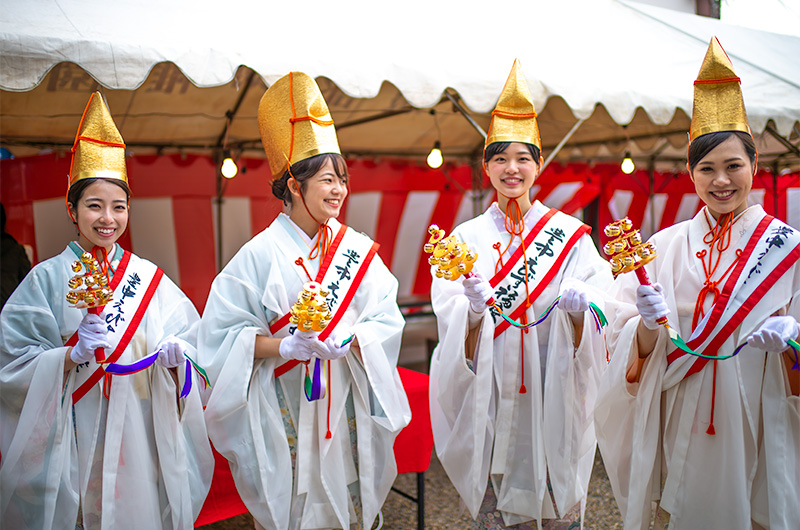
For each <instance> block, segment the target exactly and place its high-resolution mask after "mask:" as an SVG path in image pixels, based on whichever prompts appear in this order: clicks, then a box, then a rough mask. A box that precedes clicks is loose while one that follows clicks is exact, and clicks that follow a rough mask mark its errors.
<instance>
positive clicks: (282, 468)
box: [199, 214, 411, 530]
mask: <svg viewBox="0 0 800 530" xmlns="http://www.w3.org/2000/svg"><path fill="white" fill-rule="evenodd" d="M329 226H330V227H331V228H332V229H333V233H334V234H336V233H337V232H338V230H339V227H340V226H341V225H340V224H339V223H338V222H337V221H336V220H335V219H331V220H330V221H329ZM348 230H351V229H348ZM360 237H365V236H360ZM310 244H311V240H310V239H308V237H307V236H306V235H305V234H303V233H302V231H301V230H300V228H298V227H297V225H295V224H294V223H293V222H292V221H291V220H290V219H289V217H287V216H286V215H284V214H281V215H279V216H278V218H277V219H276V220H275V221H274V222H273V223H272V224H271V225H270V226H269V227H268V228H267V229H266V230H264V231H263V232H261V233H260V234H258V235H256V236H255V237H254V238H253V239H252V240H250V241H249V242H248V243H247V244H245V245H244V246H243V247H242V248H241V250H239V252H238V253H237V254H236V256H234V257H233V259H232V260H231V261H230V263H228V265H227V266H226V267H225V269H224V270H223V271H222V272H221V273H220V274H219V275H218V276H217V278H216V279H215V280H214V283H213V285H212V287H211V293H210V295H209V298H208V303H207V305H206V308H205V312H204V314H203V320H202V324H201V330H200V336H199V349H200V358H201V361H200V363H201V364H202V365H203V366H204V367H206V368H207V370H208V372H209V377H210V378H211V381H212V386H213V390H212V393H211V397H210V398H209V402H208V406H207V409H206V421H207V423H208V431H209V436H210V437H211V441H212V442H213V443H214V447H215V448H216V449H217V450H218V451H219V452H220V453H221V454H223V455H224V456H225V457H226V458H227V459H228V460H229V462H230V465H231V471H232V473H233V476H234V481H235V482H236V488H237V490H238V491H239V495H240V496H241V498H242V500H243V501H244V503H245V505H246V506H247V508H248V510H250V513H252V515H253V517H254V519H255V520H256V522H257V523H258V524H260V525H261V526H263V527H265V528H270V529H280V530H284V529H287V528H291V529H297V528H303V529H305V528H349V525H350V523H351V522H355V521H354V519H353V518H354V512H353V507H352V501H351V499H350V494H349V493H348V485H349V484H352V483H354V482H355V481H356V480H358V484H359V489H360V496H361V504H362V513H363V522H364V527H365V528H369V527H370V526H371V525H372V522H373V521H374V519H375V517H376V516H377V513H378V510H379V509H380V507H381V505H382V504H383V501H384V500H385V498H386V495H387V494H388V492H389V489H390V488H391V486H392V483H393V482H394V478H395V476H396V475H397V467H396V465H395V460H394V453H393V444H394V439H395V437H396V436H397V434H398V433H399V432H400V430H401V429H402V428H403V427H405V426H406V425H407V424H408V422H409V421H410V419H411V412H410V409H409V406H408V400H407V398H406V395H405V391H404V390H403V385H402V383H401V381H400V377H399V375H398V373H397V368H396V365H397V357H398V354H399V350H400V338H401V333H402V330H403V325H404V320H403V317H402V315H401V314H400V310H399V308H398V307H397V301H396V299H397V280H396V279H395V278H394V276H392V274H391V273H390V272H389V271H388V269H387V268H386V267H385V266H384V264H383V263H382V262H381V261H380V258H378V257H377V256H375V258H374V259H373V261H372V263H371V264H370V266H369V269H368V271H367V273H366V275H365V276H364V279H363V281H362V283H361V285H360V287H359V288H358V291H357V294H356V295H355V297H354V298H353V300H352V302H351V304H350V306H349V308H348V309H347V311H346V313H345V314H344V318H343V319H342V321H341V323H340V325H342V324H344V325H347V326H349V327H350V328H351V329H352V331H353V332H354V333H355V336H356V338H357V340H358V345H359V347H360V350H361V358H359V357H358V356H357V354H356V353H355V352H354V351H353V350H352V349H351V351H350V352H348V353H347V355H346V356H345V357H343V358H341V359H338V360H335V361H332V362H331V387H330V389H329V394H330V395H331V399H332V401H331V412H330V429H331V432H332V438H331V439H326V438H325V434H326V423H327V420H326V414H327V406H328V398H324V399H320V400H318V401H313V402H309V401H307V400H306V398H305V395H304V392H303V381H304V374H305V372H304V368H303V365H302V364H300V365H298V366H296V367H294V368H293V369H292V370H290V371H289V372H287V373H285V374H284V375H281V376H280V377H279V378H276V377H275V376H274V372H275V369H276V368H278V367H279V366H281V365H282V364H283V363H285V362H286V361H285V360H284V359H282V358H280V357H277V358H269V359H254V348H255V339H256V335H264V336H271V334H270V331H269V328H270V325H271V324H272V323H274V322H275V321H276V320H277V319H279V318H280V317H282V316H283V315H285V314H286V313H288V312H289V308H290V307H291V305H292V304H294V303H295V302H296V301H297V295H298V294H299V292H300V291H301V290H302V286H303V284H304V283H305V282H307V281H308V278H307V277H306V274H305V272H304V271H303V269H302V268H301V267H299V266H297V265H296V264H295V260H296V259H297V258H298V257H303V259H304V264H305V266H306V268H307V269H308V271H309V273H310V274H311V275H312V277H313V276H315V275H316V273H317V271H318V270H319V265H320V260H319V258H317V259H314V260H308V259H307V257H308V254H309V245H310ZM276 384H280V385H281V390H282V393H283V396H284V397H285V399H286V401H287V405H288V408H289V412H290V414H291V419H292V421H293V423H294V425H295V427H296V431H297V440H296V444H297V462H296V473H295V475H294V476H292V462H291V460H290V448H289V442H288V440H287V432H286V430H285V427H284V418H283V417H282V415H281V408H280V406H279V404H278V398H277V394H276ZM348 394H352V402H353V405H354V409H355V418H354V419H355V425H356V431H357V447H356V448H353V447H352V446H351V441H350V432H349V425H348V420H350V421H352V420H353V418H348V417H347V414H346V413H345V404H346V401H347V398H348ZM356 457H357V460H356V459H355V458H356Z"/></svg>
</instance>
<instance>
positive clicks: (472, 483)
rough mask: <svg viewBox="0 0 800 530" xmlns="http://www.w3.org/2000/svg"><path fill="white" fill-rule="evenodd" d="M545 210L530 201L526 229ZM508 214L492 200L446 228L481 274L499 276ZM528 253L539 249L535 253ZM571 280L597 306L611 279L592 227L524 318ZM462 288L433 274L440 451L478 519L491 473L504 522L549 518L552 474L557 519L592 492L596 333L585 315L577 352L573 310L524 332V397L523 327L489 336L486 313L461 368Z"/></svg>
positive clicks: (600, 366)
mask: <svg viewBox="0 0 800 530" xmlns="http://www.w3.org/2000/svg"><path fill="white" fill-rule="evenodd" d="M547 211H548V208H546V207H544V206H543V205H542V204H541V203H539V202H538V201H536V202H535V203H534V205H533V206H532V208H531V209H530V210H529V211H528V212H527V214H526V215H525V227H526V229H525V235H527V233H528V232H529V231H530V229H531V228H532V227H533V226H534V225H535V224H536V222H537V221H538V220H539V219H540V218H541V217H542V216H543V215H544V214H545V213H546V212H547ZM503 219H504V214H503V213H502V212H501V211H500V209H499V208H498V206H497V204H496V203H494V204H492V205H491V206H490V207H489V209H488V210H487V211H486V212H485V213H483V214H482V215H480V216H478V217H476V218H474V219H472V220H470V221H467V222H466V223H464V224H462V225H460V226H458V227H456V229H455V230H453V234H455V235H456V236H457V237H458V239H459V240H461V241H465V242H466V243H467V244H468V246H469V247H470V248H471V249H473V250H474V251H476V252H477V253H478V260H477V261H476V264H475V269H474V270H475V271H478V272H480V273H481V274H482V275H483V276H484V277H485V278H486V279H487V280H488V279H489V278H491V277H492V276H493V275H494V265H495V261H496V259H497V251H496V250H494V249H493V248H492V245H493V244H494V243H496V242H498V241H499V242H500V243H501V244H502V245H503V248H505V245H506V244H507V243H508V241H509V238H510V235H509V234H508V232H506V231H505V229H504V228H503ZM515 241H516V242H519V238H515ZM516 246H518V245H513V246H512V248H511V249H510V250H509V253H507V254H506V256H505V257H506V258H507V256H508V255H510V252H513V249H514V248H516ZM527 252H528V256H529V257H530V256H532V255H534V254H533V252H534V250H533V249H530V248H529V249H528V251H527ZM567 278H576V279H578V280H581V281H583V282H585V284H586V285H587V286H588V289H589V290H590V293H589V298H590V300H591V301H593V302H595V303H596V304H597V305H598V306H599V307H600V308H601V309H602V308H603V307H604V296H605V295H604V291H605V289H607V288H608V287H609V286H610V284H611V281H612V279H611V272H610V266H609V265H608V263H607V262H606V261H605V260H604V259H603V258H601V257H600V255H599V254H598V252H597V249H596V248H595V245H594V243H593V241H592V239H591V237H590V236H589V235H588V234H584V235H583V236H581V237H580V239H579V240H578V242H577V243H576V244H575V246H574V247H572V249H571V250H570V251H569V254H568V256H567V258H566V259H565V261H564V262H563V263H562V265H561V268H560V270H559V271H558V273H557V274H556V276H555V277H554V278H553V279H552V281H551V282H550V284H549V285H548V286H547V287H546V288H545V289H544V291H543V292H542V293H541V295H540V296H539V297H538V298H537V299H536V300H535V301H534V302H533V305H532V307H531V308H529V309H528V310H527V313H526V314H527V317H528V321H529V322H533V321H534V320H535V319H536V318H537V317H538V316H540V315H541V314H542V313H543V312H544V311H545V309H546V308H547V307H548V305H550V303H551V302H552V301H553V300H554V299H555V298H556V297H557V296H558V294H559V292H560V287H561V282H562V281H563V280H565V279H567ZM463 293H464V290H463V287H462V285H461V282H460V281H455V282H453V281H447V280H444V279H436V278H434V280H433V285H432V287H431V298H432V302H433V308H434V311H435V313H436V316H437V320H438V326H439V345H438V346H437V347H436V350H435V351H434V354H433V360H432V362H431V378H430V385H431V386H430V407H431V422H432V424H433V434H434V440H435V443H436V454H437V455H438V457H439V460H440V461H441V462H442V465H443V466H444V468H445V470H446V471H447V474H448V475H449V477H450V480H451V481H452V482H453V484H454V485H455V487H456V489H457V490H458V492H459V494H460V495H461V498H462V500H463V501H464V503H465V504H466V506H467V508H468V509H469V511H470V513H471V515H472V516H473V517H475V516H476V515H477V513H478V510H479V508H480V505H481V501H482V500H483V496H484V493H485V491H486V487H487V484H488V479H489V477H490V474H491V479H492V481H493V485H494V491H495V493H496V495H497V508H498V510H500V511H501V512H502V514H503V520H504V522H505V524H507V525H510V524H517V523H520V522H523V521H529V520H531V519H540V518H553V517H555V512H554V510H553V506H552V502H551V501H550V496H549V495H548V494H547V471H548V470H549V472H550V479H551V483H552V487H553V493H554V498H555V500H556V504H557V505H558V509H559V511H560V513H561V514H563V513H565V512H567V511H568V510H570V509H571V508H573V507H574V506H575V504H576V503H578V502H580V501H582V500H583V499H584V498H585V496H586V490H587V488H588V483H589V476H590V474H591V469H592V463H593V460H594V454H595V447H596V442H595V435H594V426H593V424H592V411H593V409H594V401H595V395H596V391H597V386H598V384H599V381H600V375H601V374H602V373H603V371H604V369H605V365H606V353H605V347H604V341H603V336H602V335H601V334H600V333H598V332H597V330H596V327H595V323H594V319H593V317H592V316H591V314H590V313H589V312H588V311H587V312H586V314H585V315H584V319H583V336H582V341H581V343H580V345H579V347H578V348H577V349H576V348H575V347H574V344H573V342H574V339H573V335H574V330H573V325H572V322H571V320H570V318H569V316H568V314H567V313H566V312H564V311H560V310H555V311H553V312H552V313H551V315H550V317H549V318H548V319H547V320H545V321H544V322H543V323H542V324H539V325H538V326H536V327H533V328H531V329H530V330H529V332H528V333H527V334H525V335H524V341H525V365H526V366H525V385H526V387H527V393H525V394H520V393H519V389H520V372H521V367H520V331H519V330H518V329H515V328H509V329H507V330H506V331H505V332H503V333H502V334H501V335H500V336H499V337H497V338H496V339H494V330H495V322H494V321H493V319H492V316H491V315H490V314H489V312H488V311H486V312H485V313H484V316H483V319H482V321H481V323H480V324H479V326H480V335H479V337H478V341H477V345H476V347H475V354H474V361H473V365H474V367H475V372H474V373H473V371H471V370H470V368H469V367H468V366H467V364H466V357H465V337H466V336H467V332H468V311H469V301H468V300H467V298H466V296H464V295H463ZM523 293H524V290H523Z"/></svg>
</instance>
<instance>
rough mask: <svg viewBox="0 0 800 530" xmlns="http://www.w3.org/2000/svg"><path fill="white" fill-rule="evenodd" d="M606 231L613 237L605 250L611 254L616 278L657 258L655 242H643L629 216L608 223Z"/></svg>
mask: <svg viewBox="0 0 800 530" xmlns="http://www.w3.org/2000/svg"><path fill="white" fill-rule="evenodd" d="M604 232H605V234H606V236H607V237H610V238H613V239H611V240H610V241H609V242H608V243H606V244H605V245H604V246H603V252H605V253H606V254H607V255H608V256H610V259H609V261H610V262H611V272H612V273H613V274H614V278H616V277H617V276H618V275H620V274H622V273H623V272H631V271H634V270H637V269H639V268H640V267H642V266H644V265H645V264H646V263H650V262H651V261H653V260H654V259H655V258H656V249H655V247H654V246H653V244H652V243H643V242H642V235H641V234H640V233H639V230H634V229H633V222H632V221H631V220H630V219H628V218H627V217H625V218H623V219H620V220H618V221H614V222H613V223H610V224H608V225H606V228H605V230H604Z"/></svg>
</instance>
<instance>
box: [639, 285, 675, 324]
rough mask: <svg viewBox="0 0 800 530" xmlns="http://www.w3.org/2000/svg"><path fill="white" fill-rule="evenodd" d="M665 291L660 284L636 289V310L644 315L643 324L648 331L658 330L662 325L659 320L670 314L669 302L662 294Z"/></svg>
mask: <svg viewBox="0 0 800 530" xmlns="http://www.w3.org/2000/svg"><path fill="white" fill-rule="evenodd" d="M663 291H664V289H663V288H662V287H661V284H660V283H654V284H653V285H640V286H639V287H638V288H637V289H636V308H637V309H638V310H639V314H640V315H642V323H643V324H644V326H645V327H646V328H647V329H658V327H659V326H660V324H659V323H658V322H657V320H658V319H659V318H661V317H666V316H667V315H669V313H670V311H669V307H667V301H666V300H664V296H663V295H662V294H661V293H662V292H663Z"/></svg>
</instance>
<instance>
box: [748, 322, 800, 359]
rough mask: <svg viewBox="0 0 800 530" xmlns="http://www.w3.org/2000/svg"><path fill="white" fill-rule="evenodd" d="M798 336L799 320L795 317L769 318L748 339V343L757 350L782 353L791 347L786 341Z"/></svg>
mask: <svg viewBox="0 0 800 530" xmlns="http://www.w3.org/2000/svg"><path fill="white" fill-rule="evenodd" d="M797 335H798V330H797V320H795V319H794V317H791V316H788V315H786V316H782V317H769V318H768V319H766V320H765V321H764V323H763V324H761V327H760V328H758V331H756V332H755V333H753V334H751V335H750V336H749V337H747V342H748V343H749V344H750V346H752V347H753V348H755V349H757V350H766V351H776V352H781V351H784V350H786V349H787V348H788V347H789V346H788V345H787V343H786V341H788V340H790V339H796V338H797Z"/></svg>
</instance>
